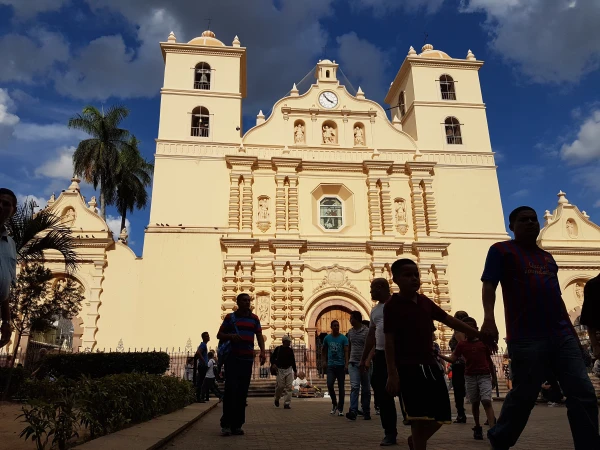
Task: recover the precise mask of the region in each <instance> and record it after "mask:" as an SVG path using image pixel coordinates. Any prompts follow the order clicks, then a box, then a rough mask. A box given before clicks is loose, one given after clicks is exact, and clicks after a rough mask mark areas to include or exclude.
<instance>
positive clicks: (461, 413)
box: [448, 311, 469, 423]
mask: <svg viewBox="0 0 600 450" xmlns="http://www.w3.org/2000/svg"><path fill="white" fill-rule="evenodd" d="M467 317H469V315H468V314H467V313H466V312H465V311H456V312H455V313H454V318H455V319H458V320H463V319H465V318H467ZM464 340H465V335H464V334H462V333H461V332H458V333H457V332H455V333H454V334H453V335H452V338H451V339H450V342H449V343H448V344H449V346H450V350H452V351H454V350H456V347H457V346H458V344H459V342H461V341H464ZM452 388H453V389H454V405H455V406H456V420H454V423H467V415H466V414H465V396H466V395H467V391H466V389H465V361H464V359H463V358H458V359H457V360H456V361H455V362H453V363H452Z"/></svg>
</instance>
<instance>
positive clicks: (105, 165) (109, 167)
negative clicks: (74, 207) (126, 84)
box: [69, 105, 129, 220]
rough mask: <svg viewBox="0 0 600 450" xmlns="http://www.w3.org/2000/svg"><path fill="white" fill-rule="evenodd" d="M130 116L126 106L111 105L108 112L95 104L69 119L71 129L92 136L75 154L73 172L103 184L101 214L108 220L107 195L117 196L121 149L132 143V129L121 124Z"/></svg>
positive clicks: (95, 185)
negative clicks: (130, 132) (115, 175)
mask: <svg viewBox="0 0 600 450" xmlns="http://www.w3.org/2000/svg"><path fill="white" fill-rule="evenodd" d="M128 115H129V110H128V109H127V108H125V107H124V106H118V105H115V106H111V107H110V108H109V109H108V111H106V113H104V109H102V112H100V111H98V109H96V108H95V107H93V106H86V107H85V108H83V111H82V113H81V114H77V115H76V116H75V117H72V118H71V119H69V128H76V129H78V130H82V131H85V132H86V133H87V134H89V135H90V136H91V137H90V139H85V140H83V141H81V142H80V143H79V145H78V146H77V149H76V150H75V153H73V172H74V173H75V175H78V176H80V177H82V178H83V179H84V180H85V181H86V182H87V183H91V184H92V185H93V186H94V189H97V188H98V185H99V186H100V213H101V214H102V217H103V218H104V219H105V220H106V204H107V202H106V197H109V198H114V192H115V188H116V187H115V180H114V174H115V172H116V168H117V165H118V162H119V152H120V151H121V150H123V149H124V148H126V147H127V146H128V141H129V132H128V131H127V130H125V129H122V128H119V124H120V123H121V122H122V121H123V120H124V119H125V118H126V117H127V116H128Z"/></svg>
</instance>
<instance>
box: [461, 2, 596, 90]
mask: <svg viewBox="0 0 600 450" xmlns="http://www.w3.org/2000/svg"><path fill="white" fill-rule="evenodd" d="M461 10H462V11H463V12H483V13H485V14H486V15H487V21H486V24H485V27H486V28H487V30H488V31H489V34H490V37H491V39H492V41H491V47H492V48H493V49H494V50H495V51H497V52H498V53H499V54H500V55H502V57H503V58H504V59H506V60H507V61H510V62H513V63H516V64H517V65H518V66H519V68H520V70H521V71H522V72H523V73H524V74H525V75H527V76H528V77H530V78H531V79H532V80H533V81H536V82H542V83H562V82H565V81H566V82H577V81H579V79H580V78H581V77H582V76H583V75H585V74H586V73H589V72H591V71H593V70H596V69H597V68H598V67H599V66H600V27H599V26H598V23H600V2H598V1H597V0H578V1H577V0H569V1H565V0H462V1H461Z"/></svg>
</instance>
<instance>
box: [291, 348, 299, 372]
mask: <svg viewBox="0 0 600 450" xmlns="http://www.w3.org/2000/svg"><path fill="white" fill-rule="evenodd" d="M292 369H293V370H294V377H296V376H297V375H298V369H297V368H296V356H295V355H294V350H292Z"/></svg>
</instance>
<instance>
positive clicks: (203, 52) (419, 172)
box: [48, 31, 600, 350]
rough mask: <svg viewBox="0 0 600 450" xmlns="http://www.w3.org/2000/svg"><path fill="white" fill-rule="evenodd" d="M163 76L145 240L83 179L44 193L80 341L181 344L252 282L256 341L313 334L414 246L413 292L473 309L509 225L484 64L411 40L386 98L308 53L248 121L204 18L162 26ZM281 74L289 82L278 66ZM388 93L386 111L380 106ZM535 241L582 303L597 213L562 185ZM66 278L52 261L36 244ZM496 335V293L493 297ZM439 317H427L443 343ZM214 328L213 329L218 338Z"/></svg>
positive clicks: (570, 298)
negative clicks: (194, 27) (182, 38)
mask: <svg viewBox="0 0 600 450" xmlns="http://www.w3.org/2000/svg"><path fill="white" fill-rule="evenodd" d="M161 49H162V53H163V56H164V60H165V76H164V86H163V88H162V89H161V109H160V125H159V130H158V138H157V140H156V155H155V158H156V160H155V174H154V186H153V190H152V205H151V212H150V223H149V224H148V227H147V229H146V233H145V239H144V248H143V256H142V257H136V255H135V254H134V253H133V252H132V251H131V250H130V249H129V248H128V246H127V234H126V232H123V233H122V234H121V236H120V237H119V240H118V241H117V242H115V241H114V240H113V237H112V234H111V233H110V232H109V230H108V227H107V225H106V223H105V222H104V221H103V220H102V218H101V217H100V216H99V215H98V214H97V209H96V203H95V200H94V199H92V200H91V201H90V202H88V203H86V202H85V199H84V198H83V197H82V196H81V193H80V192H79V185H78V180H77V179H74V180H73V183H72V184H71V186H70V187H69V189H67V190H65V191H64V192H63V193H62V194H61V195H60V196H59V197H58V198H57V199H54V198H53V199H51V202H49V205H48V208H52V209H53V210H54V211H56V213H57V214H60V215H63V216H65V220H67V221H68V223H69V224H70V225H71V226H72V227H73V231H74V234H75V235H76V237H77V239H78V249H79V253H80V255H81V258H82V264H81V267H80V269H79V271H78V272H77V273H75V275H74V277H75V278H76V279H77V280H78V281H79V282H80V283H81V285H82V289H84V290H85V295H86V301H85V304H84V306H83V309H82V312H81V314H80V317H78V318H77V319H76V320H74V324H75V340H74V343H73V346H74V349H75V350H94V349H103V348H106V349H109V348H112V349H115V348H121V349H122V348H124V349H128V348H131V349H134V348H138V349H139V348H148V347H149V348H154V347H156V348H157V349H158V348H159V347H162V348H165V347H167V348H175V349H177V348H182V349H183V348H184V347H187V348H191V346H193V347H194V348H195V346H196V345H197V344H198V342H199V340H200V334H201V333H202V332H203V331H209V333H211V335H212V336H213V340H214V339H215V337H216V332H217V330H218V327H219V325H220V322H221V319H222V318H223V317H224V315H225V314H226V313H228V312H230V311H232V310H233V309H234V306H235V298H236V296H237V295H238V294H239V293H241V292H247V293H250V294H251V296H252V298H253V308H254V312H255V313H256V314H257V315H258V316H259V317H260V319H261V323H262V325H263V329H264V335H265V337H266V341H267V345H268V346H270V345H273V344H276V343H279V342H280V341H281V338H282V337H283V336H284V335H290V336H291V337H292V338H293V339H294V340H296V341H297V342H303V343H304V344H305V345H306V346H307V347H308V346H310V347H314V346H315V345H316V340H317V337H318V335H319V334H321V333H323V332H327V331H328V330H329V322H330V321H331V320H332V319H334V318H336V319H338V320H340V321H341V323H342V331H344V330H345V329H347V327H348V326H349V325H348V323H347V322H348V321H347V317H348V313H349V312H350V311H352V310H359V311H360V312H361V313H362V314H363V317H365V318H367V317H368V315H369V312H370V310H371V308H372V306H373V303H372V301H371V300H370V295H369V285H370V281H371V280H372V279H373V278H375V277H384V278H387V279H389V280H390V281H391V273H390V266H391V263H392V262H393V261H395V260H396V259H398V258H411V259H413V260H414V261H415V262H416V263H417V264H418V267H419V269H420V272H421V279H422V292H423V294H425V295H427V296H429V297H430V298H431V299H433V300H434V301H435V302H437V303H438V304H439V305H440V306H441V307H442V308H443V309H444V310H445V311H447V312H449V313H453V312H454V311H456V310H466V311H467V312H469V313H470V314H471V315H472V316H473V317H475V318H476V319H477V320H478V321H481V319H482V318H483V310H482V306H481V282H480V281H479V279H480V276H481V273H482V270H483V265H484V262H485V257H486V254H487V250H488V248H489V247H490V245H492V244H493V243H495V242H498V241H501V240H505V239H509V236H508V234H507V232H506V229H505V222H504V216H503V211H502V205H501V201H500V191H499V186H498V179H497V174H496V163H495V160H494V153H493V151H492V147H491V143H490V137H489V133H488V125H487V119H486V109H485V104H484V102H483V99H482V94H481V89H480V81H479V70H480V69H481V67H482V66H483V62H482V61H479V60H477V59H476V57H475V55H473V53H472V52H471V51H470V50H469V51H468V52H467V54H466V57H465V58H452V57H450V56H449V55H447V54H446V53H444V52H442V51H439V50H436V49H434V48H433V46H431V45H429V44H427V45H425V46H424V47H423V48H422V51H421V53H417V52H416V51H415V50H414V49H413V48H412V47H411V48H410V51H409V52H408V55H407V56H406V58H405V60H404V62H403V63H402V64H401V66H400V69H399V70H398V73H397V75H396V77H395V79H394V81H393V82H392V84H391V86H390V88H389V92H388V94H387V96H386V99H385V102H386V104H387V106H386V107H384V106H382V105H380V104H378V103H376V102H374V101H371V100H369V99H368V96H367V93H365V92H363V91H362V89H361V88H359V89H358V91H357V92H352V93H351V92H349V90H348V89H347V88H346V86H344V85H343V84H341V83H340V81H339V79H338V64H336V63H335V61H329V60H322V61H319V62H318V64H317V65H316V69H315V73H314V76H315V80H314V83H313V84H312V85H311V86H310V88H309V89H308V90H306V91H305V92H299V90H298V89H297V87H296V85H293V87H292V89H291V90H290V92H289V93H288V94H287V95H286V96H285V97H283V98H282V99H281V100H279V101H277V102H276V103H275V105H274V106H273V108H272V112H271V114H270V115H269V117H268V118H265V116H264V115H263V114H262V112H261V113H259V114H258V116H257V118H256V126H254V127H253V128H251V129H250V130H248V131H247V132H245V133H243V134H242V133H241V131H240V129H241V127H242V100H243V99H244V97H245V96H246V90H247V87H246V49H245V48H244V47H243V46H242V45H241V43H240V40H239V39H238V38H237V37H235V39H234V40H233V42H232V44H231V45H225V44H224V43H223V42H221V41H220V40H218V39H217V38H216V36H215V35H214V33H212V32H210V31H206V32H204V33H203V34H202V36H200V37H198V38H195V39H193V40H192V41H190V42H188V43H179V42H177V40H176V37H175V35H174V34H173V33H171V35H170V36H169V38H168V40H167V42H163V43H161ZM290 84H291V83H290ZM386 110H389V111H390V113H391V114H390V115H391V120H390V119H389V118H388V115H387V113H386ZM545 221H546V222H545V227H544V229H543V231H542V233H541V235H540V245H542V246H543V247H544V248H547V249H548V250H549V251H551V252H552V253H553V254H555V257H556V259H557V261H558V263H559V266H560V269H561V271H560V277H561V286H562V287H563V291H564V293H565V301H566V303H567V306H568V308H569V310H570V311H572V313H573V320H574V321H575V320H576V317H577V315H578V313H577V311H578V310H577V308H578V307H580V305H581V300H582V299H581V292H582V286H583V284H584V283H585V282H586V281H587V280H588V279H590V278H592V277H593V276H595V275H596V274H597V272H598V271H599V270H600V267H599V263H598V260H599V258H598V256H600V228H599V227H598V226H597V225H595V224H594V223H592V222H591V221H590V219H589V216H587V214H585V212H581V211H579V210H578V209H577V207H575V206H573V205H571V204H570V203H569V201H568V200H567V199H566V197H565V195H564V194H563V193H560V195H559V202H558V205H557V207H556V209H555V210H554V212H553V213H550V212H547V214H546V216H545ZM48 264H49V266H50V267H52V268H53V270H55V272H56V274H57V277H59V278H60V277H61V276H63V275H61V272H60V271H61V265H60V262H59V261H53V260H52V258H50V260H49V261H48ZM497 310H498V312H497V317H498V322H499V323H498V324H499V327H500V328H501V334H503V331H502V330H503V328H504V324H503V317H504V315H503V313H502V302H501V300H499V301H498V305H497ZM450 335H451V330H449V329H446V328H444V326H443V325H441V324H439V329H438V331H437V336H438V338H439V340H440V343H441V344H442V345H443V344H444V343H445V342H447V340H448V339H449V337H450ZM213 343H214V342H213Z"/></svg>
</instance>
